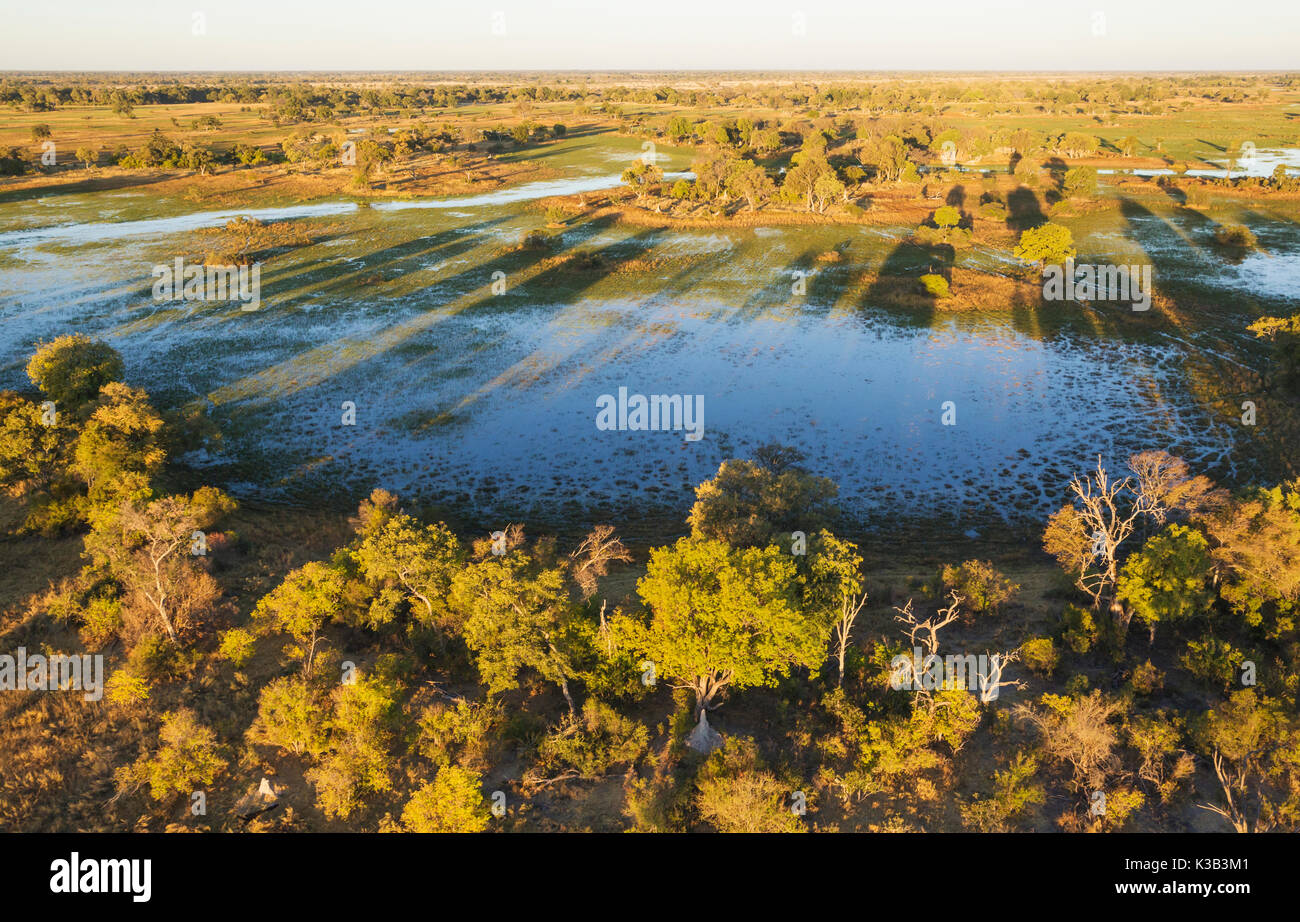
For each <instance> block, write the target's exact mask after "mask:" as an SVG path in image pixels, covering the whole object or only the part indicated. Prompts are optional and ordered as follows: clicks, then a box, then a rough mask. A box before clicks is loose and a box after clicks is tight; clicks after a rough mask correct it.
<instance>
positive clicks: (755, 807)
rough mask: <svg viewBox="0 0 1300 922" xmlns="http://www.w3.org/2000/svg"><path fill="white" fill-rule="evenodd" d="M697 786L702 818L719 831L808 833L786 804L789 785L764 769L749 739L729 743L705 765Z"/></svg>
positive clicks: (733, 740)
mask: <svg viewBox="0 0 1300 922" xmlns="http://www.w3.org/2000/svg"><path fill="white" fill-rule="evenodd" d="M695 785H696V795H695V803H696V808H697V809H698V810H699V812H700V818H701V819H703V820H704V821H705V822H706V823H708V824H709V825H710V826H712V827H713V828H714V829H716V830H717V831H718V832H743V833H755V832H767V833H781V832H805V831H806V829H805V827H804V825H803V822H802V820H801V819H800V817H799V815H798V814H797V813H795V812H794V811H793V810H792V809H790V808H789V807H787V806H786V805H785V800H786V795H787V794H788V793H789V792H788V790H787V788H786V785H784V784H782V783H781V782H780V781H779V780H778V779H777V778H776V776H775V775H773V774H772V773H771V772H769V771H766V770H765V769H764V768H763V767H762V763H761V762H760V761H759V758H758V750H757V747H755V745H754V744H753V742H751V741H749V740H745V739H738V738H733V739H729V740H727V742H726V745H724V746H723V747H722V748H721V749H719V750H718V751H716V752H714V753H713V754H712V755H711V756H710V757H709V760H708V761H707V762H705V763H704V767H703V769H701V771H700V774H699V777H698V778H697V779H696V782H695Z"/></svg>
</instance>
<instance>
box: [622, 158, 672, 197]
mask: <svg viewBox="0 0 1300 922" xmlns="http://www.w3.org/2000/svg"><path fill="white" fill-rule="evenodd" d="M663 181H664V170H663V167H661V166H659V165H658V164H657V163H644V162H639V163H637V164H636V165H635V166H631V167H628V168H627V169H626V170H624V171H623V176H622V182H623V184H624V185H625V186H628V187H629V188H631V189H632V190H633V191H634V192H636V197H637V201H640V200H641V199H642V198H644V197H645V194H646V192H647V191H649V190H650V189H652V188H654V189H657V188H658V187H659V184H660V183H662V182H663Z"/></svg>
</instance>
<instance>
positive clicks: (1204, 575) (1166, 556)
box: [1116, 525, 1214, 641]
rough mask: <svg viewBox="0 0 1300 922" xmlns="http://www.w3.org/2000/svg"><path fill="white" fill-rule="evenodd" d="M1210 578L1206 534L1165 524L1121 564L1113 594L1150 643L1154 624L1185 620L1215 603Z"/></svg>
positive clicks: (1154, 633)
mask: <svg viewBox="0 0 1300 922" xmlns="http://www.w3.org/2000/svg"><path fill="white" fill-rule="evenodd" d="M1210 575H1211V565H1210V554H1209V542H1208V541H1206V540H1205V536H1204V535H1202V534H1201V533H1200V532H1199V531H1196V530H1195V529H1192V528H1186V527H1184V526H1182V525H1170V526H1169V527H1168V528H1167V529H1166V530H1165V531H1163V532H1161V533H1160V534H1158V535H1155V536H1154V537H1152V538H1150V539H1148V540H1147V542H1146V544H1144V545H1142V548H1141V550H1139V551H1137V552H1135V553H1133V554H1131V555H1130V556H1129V558H1128V560H1126V561H1125V562H1124V569H1123V570H1122V571H1121V572H1120V576H1119V586H1118V592H1117V593H1116V596H1117V598H1118V599H1119V600H1120V601H1121V602H1125V603H1127V604H1128V605H1129V606H1130V607H1131V608H1132V609H1133V614H1134V615H1136V616H1137V619H1138V620H1139V621H1141V622H1142V623H1143V624H1145V625H1146V626H1147V628H1148V629H1149V630H1150V632H1151V639H1152V640H1153V641H1154V640H1155V635H1156V624H1157V623H1158V622H1161V621H1181V620H1186V619H1189V618H1192V617H1195V616H1196V615H1198V614H1201V613H1202V612H1204V611H1206V610H1207V609H1208V608H1209V606H1210V603H1211V602H1212V601H1213V599H1214V595H1213V593H1211V592H1210V588H1209V580H1210Z"/></svg>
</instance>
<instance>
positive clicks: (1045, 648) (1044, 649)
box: [1020, 637, 1060, 677]
mask: <svg viewBox="0 0 1300 922" xmlns="http://www.w3.org/2000/svg"><path fill="white" fill-rule="evenodd" d="M1020 655H1021V657H1022V658H1023V660H1024V663H1025V667H1026V668H1027V669H1029V670H1030V671H1031V672H1033V673H1035V674H1037V675H1041V676H1044V677H1050V676H1051V674H1052V673H1053V672H1055V671H1056V664H1057V662H1058V661H1059V660H1060V654H1059V653H1057V652H1056V644H1055V643H1053V642H1052V638H1050V637H1031V638H1030V639H1029V640H1026V641H1025V642H1024V644H1023V645H1022V646H1021V647H1020Z"/></svg>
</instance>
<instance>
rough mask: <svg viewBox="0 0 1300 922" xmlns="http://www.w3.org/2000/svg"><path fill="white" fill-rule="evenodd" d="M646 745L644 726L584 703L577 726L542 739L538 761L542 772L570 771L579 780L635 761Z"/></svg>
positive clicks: (595, 703) (598, 705) (595, 704)
mask: <svg viewBox="0 0 1300 922" xmlns="http://www.w3.org/2000/svg"><path fill="white" fill-rule="evenodd" d="M649 742H650V731H649V730H647V729H646V727H645V725H644V724H641V723H639V722H637V721H635V720H633V719H631V718H630V717H623V716H622V715H620V714H619V713H618V712H617V711H615V710H614V709H613V708H611V707H610V706H609V705H607V704H602V703H600V702H599V701H594V700H588V701H587V703H586V704H585V705H584V706H583V708H582V717H581V719H580V720H579V721H578V722H577V723H574V724H572V725H570V726H569V727H567V728H565V729H563V730H560V731H558V732H556V733H553V734H551V735H549V736H547V737H546V738H545V739H544V740H542V743H541V745H540V746H539V747H538V761H539V763H540V766H541V767H542V768H543V769H544V770H546V771H554V770H557V769H558V770H564V769H572V770H574V771H576V772H577V774H578V775H579V776H580V777H582V778H587V779H591V778H599V777H600V776H601V775H603V774H605V773H606V772H607V771H609V770H610V769H611V768H613V767H614V766H615V765H619V764H623V763H630V762H635V761H636V760H637V759H639V758H640V757H641V755H642V754H643V753H644V752H645V750H646V747H647V746H648V745H649Z"/></svg>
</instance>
